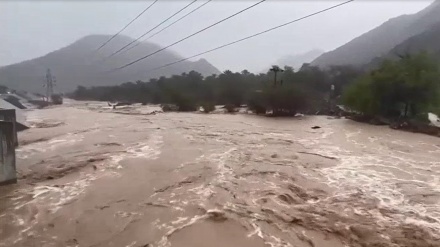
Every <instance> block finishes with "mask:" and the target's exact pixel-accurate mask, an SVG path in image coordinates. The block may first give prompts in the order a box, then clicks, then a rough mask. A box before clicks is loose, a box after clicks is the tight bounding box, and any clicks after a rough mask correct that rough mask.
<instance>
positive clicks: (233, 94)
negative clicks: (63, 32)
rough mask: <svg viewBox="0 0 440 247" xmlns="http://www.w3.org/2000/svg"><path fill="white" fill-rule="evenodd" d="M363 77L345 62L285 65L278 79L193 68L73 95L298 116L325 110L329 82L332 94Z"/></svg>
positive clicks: (270, 75) (79, 90)
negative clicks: (205, 72)
mask: <svg viewBox="0 0 440 247" xmlns="http://www.w3.org/2000/svg"><path fill="white" fill-rule="evenodd" d="M274 68H277V66H274ZM360 75H361V72H360V71H358V70H356V69H354V68H351V67H347V66H337V67H332V68H330V69H329V70H326V71H324V70H321V69H319V68H317V67H312V66H308V65H307V64H305V65H304V66H303V67H302V68H301V69H300V70H299V71H294V70H293V69H292V68H291V67H287V66H286V67H284V70H283V71H282V72H279V73H278V74H277V81H276V82H275V81H274V72H273V71H271V70H269V72H267V73H261V74H253V73H250V72H248V71H247V70H243V71H242V72H241V73H233V72H231V71H228V70H227V71H225V72H223V73H221V74H220V75H212V76H208V77H205V78H204V77H202V76H201V74H199V73H197V72H195V71H191V72H189V73H183V74H181V75H175V76H172V77H169V78H166V77H161V78H159V79H151V80H150V81H148V82H142V81H137V82H135V83H133V82H127V83H123V84H121V85H119V86H108V87H92V88H85V87H78V88H77V89H76V90H75V91H74V92H73V93H72V94H71V95H70V96H71V97H73V98H74V99H77V100H100V101H129V102H139V103H152V104H172V105H176V106H177V108H178V110H180V111H193V110H195V109H197V108H198V106H203V108H205V110H207V109H212V108H213V107H212V106H213V105H226V106H227V108H228V109H230V110H231V111H233V109H234V107H238V106H241V105H243V104H247V105H248V106H249V108H251V109H252V110H254V111H256V112H258V113H265V112H267V111H273V112H274V113H275V114H278V115H294V114H295V113H296V112H298V111H302V112H313V113H316V112H317V111H322V110H323V106H325V107H327V106H328V99H329V96H330V91H331V85H335V90H334V94H335V95H339V94H340V93H341V92H342V90H343V88H344V87H345V86H346V85H348V84H349V83H350V82H351V81H353V80H354V79H355V78H357V77H358V76H360Z"/></svg>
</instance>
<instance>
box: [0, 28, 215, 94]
mask: <svg viewBox="0 0 440 247" xmlns="http://www.w3.org/2000/svg"><path fill="white" fill-rule="evenodd" d="M109 37H110V36H108V35H90V36H86V37H84V38H82V39H80V40H78V41H76V42H74V43H73V44H71V45H69V46H67V47H64V48H62V49H59V50H57V51H54V52H51V53H49V54H47V55H45V56H42V57H39V58H35V59H32V60H28V61H24V62H21V63H17V64H13V65H9V66H5V67H2V68H0V84H3V85H6V86H9V87H10V88H14V89H17V90H27V91H31V92H44V88H43V84H44V83H45V80H46V78H45V74H46V70H47V69H48V68H50V69H51V71H52V74H53V75H54V76H55V77H56V80H57V85H56V88H55V89H56V90H58V91H61V92H67V91H70V90H73V89H75V88H76V87H77V86H78V85H83V86H103V85H115V84H120V83H123V82H127V81H137V80H143V81H146V80H147V79H149V78H156V77H160V76H170V75H173V74H181V73H183V72H188V71H191V70H195V71H198V72H199V73H201V74H203V75H211V74H219V73H220V71H219V70H218V69H216V68H215V67H214V66H212V65H211V64H210V63H208V62H207V61H206V60H204V59H200V60H199V61H196V62H191V61H185V62H182V63H180V64H176V65H173V66H170V67H167V68H164V69H160V70H155V71H152V72H148V73H147V71H148V70H150V69H152V68H155V67H158V66H160V65H163V64H166V63H170V62H174V61H176V60H178V59H181V58H182V57H181V56H179V55H178V54H176V53H174V52H172V51H168V50H166V51H163V52H160V53H158V54H156V55H153V56H151V57H150V58H147V59H145V60H143V61H141V62H139V63H136V64H134V65H133V66H130V67H127V68H125V69H122V70H117V71H113V72H109V71H110V70H112V69H114V68H117V67H120V66H122V65H124V64H126V63H128V62H131V61H133V60H135V59H138V58H140V57H141V56H143V55H147V54H149V53H151V52H154V51H156V50H157V49H159V48H160V47H159V46H158V45H156V44H152V43H145V42H144V43H142V44H140V45H139V46H137V47H136V48H134V49H132V50H130V51H128V52H126V53H121V54H118V55H116V56H113V57H111V58H109V59H104V58H106V57H107V56H108V55H109V54H111V53H112V52H114V51H116V50H118V49H119V48H121V47H122V46H124V45H125V44H128V43H129V42H130V41H131V40H132V39H131V38H129V37H126V36H117V37H116V38H115V39H113V40H112V41H111V42H110V43H108V45H106V46H105V47H104V48H103V49H101V50H100V51H99V52H96V48H97V47H99V46H100V45H101V44H102V43H104V42H105V41H106V40H107V39H108V38H109Z"/></svg>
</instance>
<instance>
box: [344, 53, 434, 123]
mask: <svg viewBox="0 0 440 247" xmlns="http://www.w3.org/2000/svg"><path fill="white" fill-rule="evenodd" d="M343 103H344V104H346V105H347V106H349V107H351V108H352V109H353V110H356V111H358V112H361V113H363V114H365V115H369V116H382V117H387V118H399V117H404V118H418V117H419V116H420V114H423V115H424V116H426V112H428V111H432V110H434V111H435V109H438V106H439V105H440V104H439V103H440V70H439V65H438V64H437V63H436V62H435V61H434V60H432V59H431V58H430V57H429V56H428V55H427V54H426V53H420V54H418V55H413V56H410V55H407V56H404V57H402V58H401V59H400V60H398V61H384V62H383V63H382V65H381V66H380V67H379V68H378V69H376V70H373V71H371V72H370V73H368V74H366V75H364V76H363V77H361V78H359V79H358V80H357V81H356V82H355V83H353V84H352V85H351V86H349V87H348V88H347V90H345V92H344V95H343ZM425 118H426V117H425Z"/></svg>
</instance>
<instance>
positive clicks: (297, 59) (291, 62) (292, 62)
mask: <svg viewBox="0 0 440 247" xmlns="http://www.w3.org/2000/svg"><path fill="white" fill-rule="evenodd" d="M323 53H324V51H322V50H319V49H314V50H311V51H308V52H305V53H301V54H296V55H287V56H284V57H281V58H280V59H278V60H277V61H276V62H275V63H274V64H276V65H278V66H280V67H284V66H291V67H293V68H294V69H295V70H298V69H300V68H301V66H302V65H303V64H304V63H311V62H312V61H313V60H315V59H316V58H317V57H319V56H321V55H322V54H323Z"/></svg>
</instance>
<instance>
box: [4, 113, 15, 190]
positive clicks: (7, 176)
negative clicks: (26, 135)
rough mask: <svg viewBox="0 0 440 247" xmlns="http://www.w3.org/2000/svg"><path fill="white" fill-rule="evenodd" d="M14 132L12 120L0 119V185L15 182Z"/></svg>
mask: <svg viewBox="0 0 440 247" xmlns="http://www.w3.org/2000/svg"><path fill="white" fill-rule="evenodd" d="M15 134H16V132H15V131H14V124H13V123H12V122H4V121H0V185H5V184H11V183H16V182H17V171H16V168H15Z"/></svg>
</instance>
